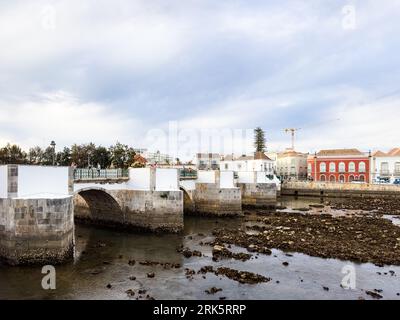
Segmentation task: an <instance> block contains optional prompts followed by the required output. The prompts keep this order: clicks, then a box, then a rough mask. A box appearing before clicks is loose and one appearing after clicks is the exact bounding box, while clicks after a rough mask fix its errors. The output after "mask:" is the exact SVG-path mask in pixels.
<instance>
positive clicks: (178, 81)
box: [0, 0, 400, 153]
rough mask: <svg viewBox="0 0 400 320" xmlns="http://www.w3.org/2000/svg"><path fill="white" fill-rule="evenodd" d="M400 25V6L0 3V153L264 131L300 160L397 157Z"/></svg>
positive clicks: (174, 0)
mask: <svg viewBox="0 0 400 320" xmlns="http://www.w3.org/2000/svg"><path fill="white" fill-rule="evenodd" d="M399 17H400V1H397V0H381V1H376V0H359V1H357V0H353V1H351V0H346V1H344V0H343V1H341V0H332V1H326V0H324V1H322V0H319V1H317V0H308V1H298V0H295V1H289V0H288V1H284V0H279V1H278V0H276V1H265V0H259V1H258V0H250V1H249V0H229V1H228V0H226V1H225V0H219V1H215V0H185V1H183V0H152V1H147V0H143V1H141V0H133V1H132V0H130V1H128V0H126V1H125V0H114V1H106V0H100V1H99V0H96V1H94V0H93V1H90V0H88V1H77V0H60V1H49V0H47V1H40V0H35V1H18V0H17V1H5V0H4V1H3V0H0V145H4V144H5V143H7V142H12V143H18V144H20V145H22V146H23V147H25V148H28V147H30V146H32V145H40V146H47V145H48V144H49V142H50V140H55V141H56V142H57V145H58V146H59V147H61V146H63V145H69V144H72V143H75V142H77V143H84V142H88V141H93V142H95V143H96V144H102V145H106V146H107V145H110V144H112V143H114V142H115V141H117V140H118V141H121V142H123V143H127V144H130V145H134V146H137V147H149V148H151V149H160V150H161V151H169V148H171V145H173V144H174V143H175V144H178V145H179V144H182V145H184V144H185V143H186V145H187V144H190V145H191V146H193V145H196V143H195V142H194V140H196V139H197V138H196V139H194V140H193V137H191V139H192V140H191V139H181V138H178V142H176V141H175V142H174V141H172V140H174V138H173V139H171V138H170V136H171V135H173V134H172V133H171V128H175V129H176V132H178V137H180V135H182V134H183V132H186V133H188V132H189V133H188V134H187V135H189V136H190V135H192V136H193V135H198V136H201V135H202V134H204V132H206V131H207V130H210V132H214V133H216V134H218V133H221V132H227V131H229V130H231V131H232V132H234V131H235V132H240V131H239V130H242V132H245V131H246V129H251V128H254V127H255V126H261V127H262V128H264V129H265V131H266V133H267V139H268V147H269V150H276V149H284V148H286V147H288V146H289V145H290V137H289V136H288V135H287V134H285V132H284V131H283V129H284V128H287V127H294V128H301V130H300V131H299V132H298V141H297V144H296V148H297V149H299V150H301V151H310V152H313V151H315V150H318V149H321V148H342V147H358V148H360V149H361V150H364V151H367V150H369V149H377V148H379V149H384V150H385V149H388V148H391V147H394V146H399V145H400V141H399V140H400V139H399V138H400V131H399V130H400V129H399V124H400V36H399V33H400V20H399ZM172 131H174V130H172ZM162 132H164V133H165V135H166V136H167V138H166V139H161V138H159V137H158V136H159V135H160V133H162ZM183 135H184V134H183ZM247 136H248V135H247ZM243 141H245V142H246V143H247V145H248V144H249V142H250V143H251V139H249V137H247V138H246V135H245V134H237V135H236V136H234V137H233V138H232V139H231V142H232V144H233V145H234V148H238V146H239V145H243ZM195 149H202V150H201V151H221V150H218V146H213V144H212V143H211V144H210V145H209V146H208V145H207V144H205V145H200V146H198V145H196V147H195ZM235 150H236V149H235ZM178 153H179V152H178Z"/></svg>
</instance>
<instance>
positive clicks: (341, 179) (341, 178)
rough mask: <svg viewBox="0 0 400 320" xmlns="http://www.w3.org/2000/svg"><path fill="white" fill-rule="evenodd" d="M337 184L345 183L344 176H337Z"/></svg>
mask: <svg viewBox="0 0 400 320" xmlns="http://www.w3.org/2000/svg"><path fill="white" fill-rule="evenodd" d="M339 182H340V183H344V182H346V178H345V177H344V175H342V174H341V175H340V176H339Z"/></svg>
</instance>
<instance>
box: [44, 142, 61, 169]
mask: <svg viewBox="0 0 400 320" xmlns="http://www.w3.org/2000/svg"><path fill="white" fill-rule="evenodd" d="M54 156H55V155H54V149H53V147H51V146H49V147H47V148H46V150H44V152H43V158H42V163H41V164H42V165H45V166H51V165H53V157H54ZM56 164H57V163H56Z"/></svg>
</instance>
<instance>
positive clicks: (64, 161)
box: [56, 147, 71, 167]
mask: <svg viewBox="0 0 400 320" xmlns="http://www.w3.org/2000/svg"><path fill="white" fill-rule="evenodd" d="M56 159H57V163H58V164H59V165H60V166H66V167H68V166H70V165H71V149H70V148H68V147H65V148H64V149H63V151H61V152H58V153H57V157H56Z"/></svg>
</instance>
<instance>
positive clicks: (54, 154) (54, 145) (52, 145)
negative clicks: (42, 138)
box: [50, 140, 56, 167]
mask: <svg viewBox="0 0 400 320" xmlns="http://www.w3.org/2000/svg"><path fill="white" fill-rule="evenodd" d="M50 146H51V147H52V148H53V167H54V166H55V165H56V143H55V142H54V140H53V141H51V143H50Z"/></svg>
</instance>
